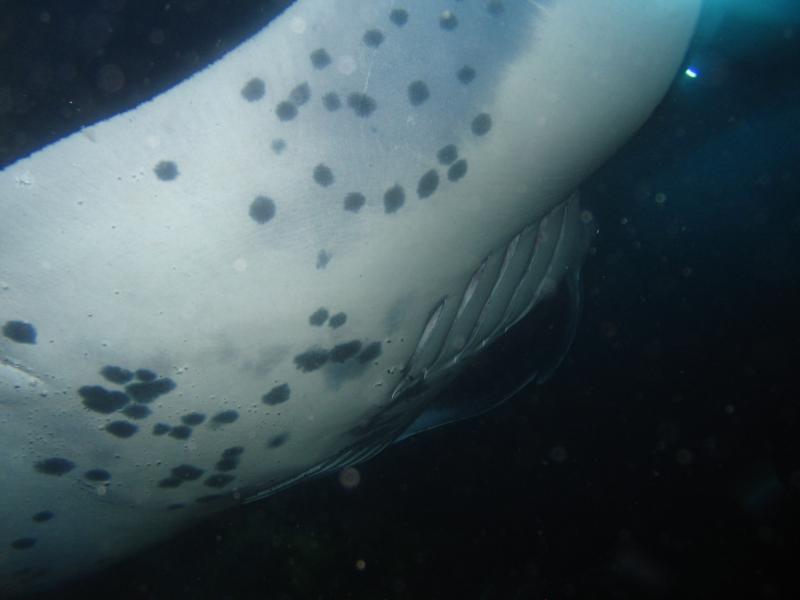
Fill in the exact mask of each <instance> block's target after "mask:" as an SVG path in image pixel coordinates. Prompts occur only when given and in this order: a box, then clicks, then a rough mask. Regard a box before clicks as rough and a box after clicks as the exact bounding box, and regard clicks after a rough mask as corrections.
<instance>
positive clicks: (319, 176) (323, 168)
mask: <svg viewBox="0 0 800 600" xmlns="http://www.w3.org/2000/svg"><path fill="white" fill-rule="evenodd" d="M314 181H316V182H317V184H319V185H321V186H322V187H328V186H329V185H331V184H332V183H333V171H331V169H330V167H328V166H327V165H324V164H322V163H320V164H318V165H317V166H316V167H314Z"/></svg>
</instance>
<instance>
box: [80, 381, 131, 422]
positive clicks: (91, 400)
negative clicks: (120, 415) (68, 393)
mask: <svg viewBox="0 0 800 600" xmlns="http://www.w3.org/2000/svg"><path fill="white" fill-rule="evenodd" d="M78 395H79V396H80V397H81V398H83V405H84V406H85V407H86V408H88V409H89V410H93V411H94V412H99V413H101V414H104V415H108V414H111V413H113V412H115V411H118V410H119V409H121V408H122V407H123V406H125V405H126V404H128V402H130V398H128V395H127V394H124V393H122V392H118V391H109V390H107V389H105V388H104V387H101V386H99V385H85V386H83V387H82V388H80V389H79V390H78Z"/></svg>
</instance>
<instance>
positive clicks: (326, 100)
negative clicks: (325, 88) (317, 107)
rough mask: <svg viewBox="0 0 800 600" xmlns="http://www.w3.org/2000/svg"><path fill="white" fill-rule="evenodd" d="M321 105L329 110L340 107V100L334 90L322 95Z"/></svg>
mask: <svg viewBox="0 0 800 600" xmlns="http://www.w3.org/2000/svg"><path fill="white" fill-rule="evenodd" d="M322 105H323V106H324V107H325V108H326V109H327V110H329V111H331V112H333V111H336V110H339V109H340V108H341V107H342V101H341V100H340V99H339V95H338V94H335V93H334V92H328V93H327V94H325V95H324V96H323V97H322Z"/></svg>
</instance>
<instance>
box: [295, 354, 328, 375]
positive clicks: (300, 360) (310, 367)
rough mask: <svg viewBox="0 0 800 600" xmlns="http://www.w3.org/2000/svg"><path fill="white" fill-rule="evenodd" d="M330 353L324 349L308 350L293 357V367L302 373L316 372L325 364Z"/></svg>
mask: <svg viewBox="0 0 800 600" xmlns="http://www.w3.org/2000/svg"><path fill="white" fill-rule="evenodd" d="M329 354H330V353H329V352H328V351H327V350H325V349H324V348H310V349H309V350H306V351H305V352H302V353H301V354H298V355H297V356H295V357H294V364H295V366H296V367H297V368H298V369H299V370H300V371H303V372H304V373H310V372H311V371H316V370H317V369H319V368H320V367H321V366H322V365H324V364H325V363H326V362H328V355H329Z"/></svg>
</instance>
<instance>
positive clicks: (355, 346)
mask: <svg viewBox="0 0 800 600" xmlns="http://www.w3.org/2000/svg"><path fill="white" fill-rule="evenodd" d="M359 350H361V342H359V341H358V340H351V341H349V342H344V343H343V344H336V345H335V346H334V347H333V349H332V350H331V362H335V363H343V362H344V361H346V360H348V359H350V358H353V357H354V356H355V355H356V354H358V352H359Z"/></svg>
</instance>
